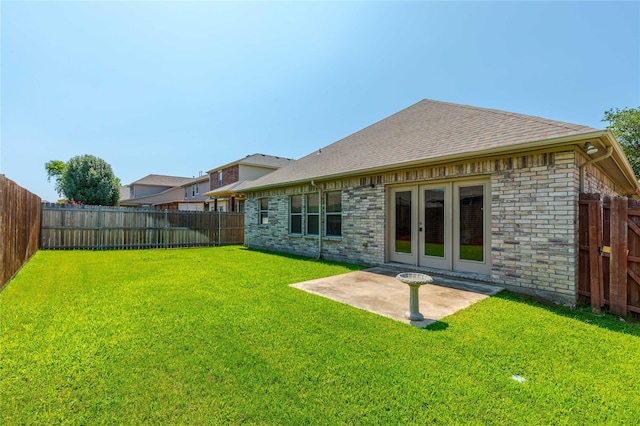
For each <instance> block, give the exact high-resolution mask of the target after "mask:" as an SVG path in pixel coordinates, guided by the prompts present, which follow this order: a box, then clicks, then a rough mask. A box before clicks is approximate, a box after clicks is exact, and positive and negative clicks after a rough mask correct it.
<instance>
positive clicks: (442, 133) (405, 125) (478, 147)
mask: <svg viewBox="0 0 640 426" xmlns="http://www.w3.org/2000/svg"><path fill="white" fill-rule="evenodd" d="M593 131H596V129H594V128H591V127H588V126H581V125H576V124H570V123H564V122H560V121H553V120H547V119H544V118H539V117H533V116H528V115H522V114H515V113H511V112H505V111H499V110H493V109H486V108H477V107H472V106H467V105H457V104H451V103H446V102H439V101H432V100H426V99H425V100H422V101H420V102H418V103H416V104H414V105H412V106H410V107H408V108H406V109H404V110H402V111H400V112H398V113H396V114H394V115H392V116H390V117H387V118H385V119H383V120H381V121H378V122H377V123H375V124H372V125H371V126H369V127H366V128H364V129H362V130H360V131H358V132H356V133H354V134H352V135H350V136H347V137H346V138H344V139H341V140H339V141H337V142H335V143H333V144H331V145H329V146H327V147H324V148H322V149H321V150H319V151H316V152H314V153H312V154H309V155H307V156H306V157H303V158H301V159H299V160H297V161H295V162H292V163H291V164H289V165H288V166H286V167H283V168H281V169H278V170H276V171H274V172H272V173H269V174H268V175H265V176H263V177H261V178H259V179H256V180H255V181H253V182H252V183H251V184H250V185H249V188H248V189H257V188H261V187H267V186H277V185H282V184H286V183H294V182H303V181H307V180H309V181H310V180H312V179H320V178H323V177H331V176H345V175H350V174H357V173H358V172H364V171H369V170H377V169H382V168H385V167H390V166H396V165H397V166H401V165H403V164H406V165H408V164H416V163H418V162H425V163H428V162H432V161H437V159H438V158H443V157H452V156H456V155H464V154H469V155H473V154H474V153H478V152H482V151H491V150H495V149H499V148H503V149H504V148H509V147H514V148H515V147H516V146H518V145H522V144H526V143H530V142H535V141H542V140H549V139H554V138H561V137H569V136H574V135H579V134H581V133H588V132H593Z"/></svg>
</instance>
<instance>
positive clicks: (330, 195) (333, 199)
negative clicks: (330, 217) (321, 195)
mask: <svg viewBox="0 0 640 426" xmlns="http://www.w3.org/2000/svg"><path fill="white" fill-rule="evenodd" d="M327 212H329V213H335V212H342V193H341V192H340V191H338V192H327Z"/></svg>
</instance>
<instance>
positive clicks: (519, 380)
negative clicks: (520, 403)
mask: <svg viewBox="0 0 640 426" xmlns="http://www.w3.org/2000/svg"><path fill="white" fill-rule="evenodd" d="M511 378H512V379H513V380H515V381H516V382H520V383H524V382H526V381H527V379H525V378H524V377H522V376H518V375H515V374H514V375H513V376H511Z"/></svg>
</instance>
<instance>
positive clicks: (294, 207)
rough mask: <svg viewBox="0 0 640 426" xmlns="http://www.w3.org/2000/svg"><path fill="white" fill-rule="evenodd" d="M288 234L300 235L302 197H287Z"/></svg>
mask: <svg viewBox="0 0 640 426" xmlns="http://www.w3.org/2000/svg"><path fill="white" fill-rule="evenodd" d="M289 233H290V234H302V195H292V196H291V197H289Z"/></svg>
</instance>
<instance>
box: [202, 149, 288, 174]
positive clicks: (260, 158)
mask: <svg viewBox="0 0 640 426" xmlns="http://www.w3.org/2000/svg"><path fill="white" fill-rule="evenodd" d="M293 161H295V160H293V159H291V158H283V157H274V156H273V155H266V154H253V155H247V156H246V157H244V158H242V159H240V160H237V161H234V162H232V163H229V164H225V165H224V166H222V167H216V168H215V169H211V170H209V171H208V172H207V173H214V172H217V171H218V170H222V169H226V168H227V167H231V166H235V165H236V164H244V165H248V166H259V167H266V168H271V169H279V168H280V167H284V166H286V165H288V164H291V163H292V162H293Z"/></svg>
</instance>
